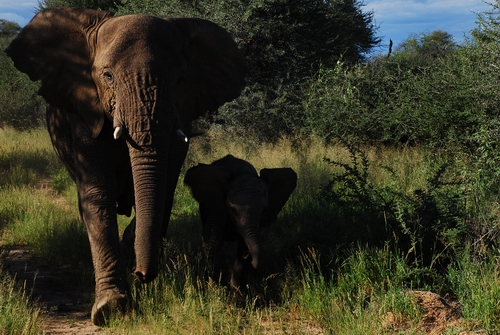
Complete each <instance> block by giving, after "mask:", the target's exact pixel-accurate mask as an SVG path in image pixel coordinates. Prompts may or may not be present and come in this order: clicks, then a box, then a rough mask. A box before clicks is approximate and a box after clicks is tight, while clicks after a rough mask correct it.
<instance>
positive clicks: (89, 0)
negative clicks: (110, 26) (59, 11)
mask: <svg viewBox="0 0 500 335" xmlns="http://www.w3.org/2000/svg"><path fill="white" fill-rule="evenodd" d="M120 4H121V1H120V0H40V1H39V2H38V10H42V9H47V8H56V7H81V8H92V9H102V10H111V11H115V10H117V8H118V6H120Z"/></svg>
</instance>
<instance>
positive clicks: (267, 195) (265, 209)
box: [184, 155, 297, 292]
mask: <svg viewBox="0 0 500 335" xmlns="http://www.w3.org/2000/svg"><path fill="white" fill-rule="evenodd" d="M184 183H185V184H186V185H188V186H189V187H190V188H191V191H192V193H193V197H194V198H195V199H196V200H197V201H198V203H199V205H200V216H201V221H202V223H203V250H204V252H205V256H206V257H207V259H208V261H209V263H210V264H212V265H213V269H212V270H213V271H211V275H210V276H211V277H212V279H214V280H216V281H219V280H220V281H222V282H223V283H224V282H225V283H227V280H228V277H229V276H228V267H227V265H226V262H225V255H224V253H223V245H224V242H226V241H237V254H236V260H235V262H234V266H233V269H232V275H231V280H230V282H229V284H230V288H231V289H233V290H236V291H237V292H239V291H243V290H245V287H246V282H247V275H248V270H249V269H250V268H251V267H253V268H254V269H258V267H259V261H260V259H261V257H263V255H262V241H261V238H260V234H259V230H260V228H261V227H265V226H269V225H270V224H271V223H273V222H275V221H276V220H277V218H278V213H279V212H280V211H281V209H282V208H283V206H284V205H285V203H286V202H287V200H288V198H289V197H290V194H292V192H293V190H294V189H295V186H296V184H297V174H296V173H295V171H293V170H292V169H291V168H279V169H262V170H260V177H259V175H258V174H257V171H256V170H255V168H254V167H253V166H252V165H251V164H250V163H248V162H246V161H244V160H242V159H238V158H236V157H234V156H231V155H228V156H226V157H224V158H222V159H219V160H217V161H215V162H213V163H212V164H210V165H207V164H199V165H197V166H195V167H192V168H191V169H189V170H188V171H187V173H186V176H185V178H184Z"/></svg>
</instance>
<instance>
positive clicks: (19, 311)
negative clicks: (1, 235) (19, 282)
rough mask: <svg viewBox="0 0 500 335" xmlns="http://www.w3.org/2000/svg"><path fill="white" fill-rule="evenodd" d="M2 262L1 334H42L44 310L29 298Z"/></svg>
mask: <svg viewBox="0 0 500 335" xmlns="http://www.w3.org/2000/svg"><path fill="white" fill-rule="evenodd" d="M29 294H30V292H23V291H22V290H21V289H20V288H19V287H16V283H15V281H14V280H12V278H10V277H9V276H7V275H5V274H4V273H3V268H2V266H1V264H0V334H5V335H10V334H22V335H30V334H40V327H39V326H40V322H41V321H42V319H43V314H42V310H41V308H40V307H38V306H37V305H36V304H33V302H32V301H30V299H29V297H28V296H29Z"/></svg>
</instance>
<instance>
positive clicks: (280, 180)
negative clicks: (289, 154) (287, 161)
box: [260, 168, 297, 227]
mask: <svg viewBox="0 0 500 335" xmlns="http://www.w3.org/2000/svg"><path fill="white" fill-rule="evenodd" d="M260 177H261V178H262V179H264V180H265V181H266V183H267V185H268V187H269V190H268V202H269V205H268V206H267V208H266V209H265V210H264V213H262V220H261V223H260V225H261V227H266V226H269V225H271V223H273V222H275V221H276V220H277V219H278V214H279V212H281V209H282V208H283V206H285V204H286V202H287V201H288V198H289V197H290V195H291V194H292V192H293V190H295V186H297V174H296V173H295V171H294V170H293V169H291V168H279V169H262V170H260Z"/></svg>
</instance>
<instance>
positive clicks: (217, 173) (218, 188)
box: [184, 164, 230, 206]
mask: <svg viewBox="0 0 500 335" xmlns="http://www.w3.org/2000/svg"><path fill="white" fill-rule="evenodd" d="M226 170H227V169H225V168H221V167H218V166H214V165H207V164H198V165H197V166H194V167H192V168H190V169H189V170H187V172H186V176H185V177H184V184H186V185H187V186H188V187H189V188H190V189H191V193H192V194H193V197H194V198H195V199H196V201H198V202H199V203H200V204H202V203H203V204H207V205H209V206H214V205H215V204H217V205H220V204H221V203H224V202H225V200H224V199H225V194H226V188H227V184H228V183H229V180H230V176H229V174H228V172H227V171H226Z"/></svg>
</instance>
